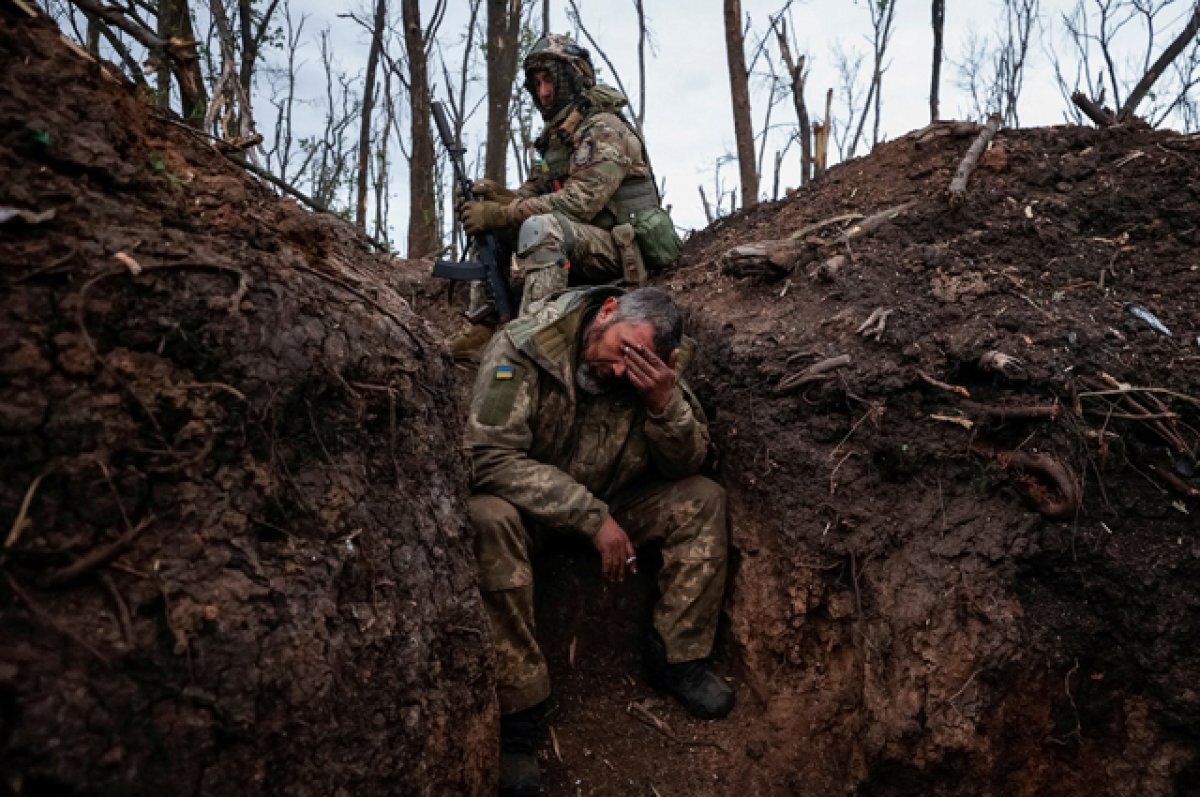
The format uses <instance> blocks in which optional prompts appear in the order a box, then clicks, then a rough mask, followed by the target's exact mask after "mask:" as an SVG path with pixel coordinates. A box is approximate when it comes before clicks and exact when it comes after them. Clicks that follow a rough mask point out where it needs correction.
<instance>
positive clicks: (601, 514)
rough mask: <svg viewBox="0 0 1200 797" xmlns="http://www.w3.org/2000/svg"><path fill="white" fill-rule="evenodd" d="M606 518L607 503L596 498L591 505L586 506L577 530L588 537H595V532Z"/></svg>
mask: <svg viewBox="0 0 1200 797" xmlns="http://www.w3.org/2000/svg"><path fill="white" fill-rule="evenodd" d="M606 520H608V504H606V503H604V502H603V501H601V500H599V499H597V500H596V501H595V502H594V503H593V504H592V506H590V507H588V509H587V514H586V515H585V516H584V519H583V522H582V523H581V524H580V525H579V531H580V532H581V533H582V534H583V536H585V537H588V538H589V539H590V538H592V537H595V536H596V532H598V531H599V530H600V527H601V526H603V525H604V521H606Z"/></svg>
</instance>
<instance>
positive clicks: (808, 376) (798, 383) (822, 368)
mask: <svg viewBox="0 0 1200 797" xmlns="http://www.w3.org/2000/svg"><path fill="white" fill-rule="evenodd" d="M849 364H850V355H849V354H841V355H838V356H837V357H830V358H829V359H827V360H821V362H819V363H813V364H812V365H810V366H808V367H807V368H805V369H804V370H803V371H800V372H798V373H795V374H792V375H791V376H788V377H785V378H784V379H783V380H782V381H780V383H779V385H778V386H777V387H776V388H775V395H777V396H782V395H786V394H788V393H793V392H795V391H796V390H799V389H800V388H802V387H804V386H805V385H807V384H809V383H810V382H823V381H824V380H826V379H831V378H832V377H833V375H832V374H831V373H829V372H830V371H836V370H837V369H838V368H844V367H846V366H847V365H849Z"/></svg>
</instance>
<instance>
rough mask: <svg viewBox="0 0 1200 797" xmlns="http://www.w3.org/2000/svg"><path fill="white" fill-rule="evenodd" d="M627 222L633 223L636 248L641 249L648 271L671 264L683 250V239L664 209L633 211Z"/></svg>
mask: <svg viewBox="0 0 1200 797" xmlns="http://www.w3.org/2000/svg"><path fill="white" fill-rule="evenodd" d="M629 223H630V224H632V225H633V232H634V235H635V236H637V242H638V248H639V249H641V250H642V260H644V261H645V263H646V268H647V269H649V270H650V271H658V270H659V269H662V268H665V267H667V266H669V265H671V264H672V263H674V262H675V260H676V258H678V257H679V254H680V253H681V252H682V251H683V241H682V240H680V238H679V233H677V232H675V224H674V222H672V221H671V215H670V214H669V213H667V211H666V210H664V209H662V208H652V209H650V210H638V211H635V212H633V213H630V214H629Z"/></svg>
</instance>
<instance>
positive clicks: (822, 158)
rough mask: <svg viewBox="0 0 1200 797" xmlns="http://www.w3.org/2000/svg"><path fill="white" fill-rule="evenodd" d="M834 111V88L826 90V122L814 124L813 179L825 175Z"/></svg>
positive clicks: (818, 178)
mask: <svg viewBox="0 0 1200 797" xmlns="http://www.w3.org/2000/svg"><path fill="white" fill-rule="evenodd" d="M832 113H833V89H829V90H827V91H826V92H825V123H824V124H819V125H813V149H814V150H816V151H815V152H814V154H813V179H814V180H820V179H821V178H822V177H824V176H825V166H826V164H828V163H829V132H830V130H832V129H833V123H832V121H831V120H830V114H832Z"/></svg>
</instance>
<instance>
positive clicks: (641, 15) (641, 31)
mask: <svg viewBox="0 0 1200 797" xmlns="http://www.w3.org/2000/svg"><path fill="white" fill-rule="evenodd" d="M633 6H634V8H635V9H637V21H638V107H637V115H636V116H634V117H633V122H634V124H635V125H636V126H637V129H638V132H641V131H642V125H643V124H644V123H645V121H646V9H645V5H644V3H643V0H633Z"/></svg>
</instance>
